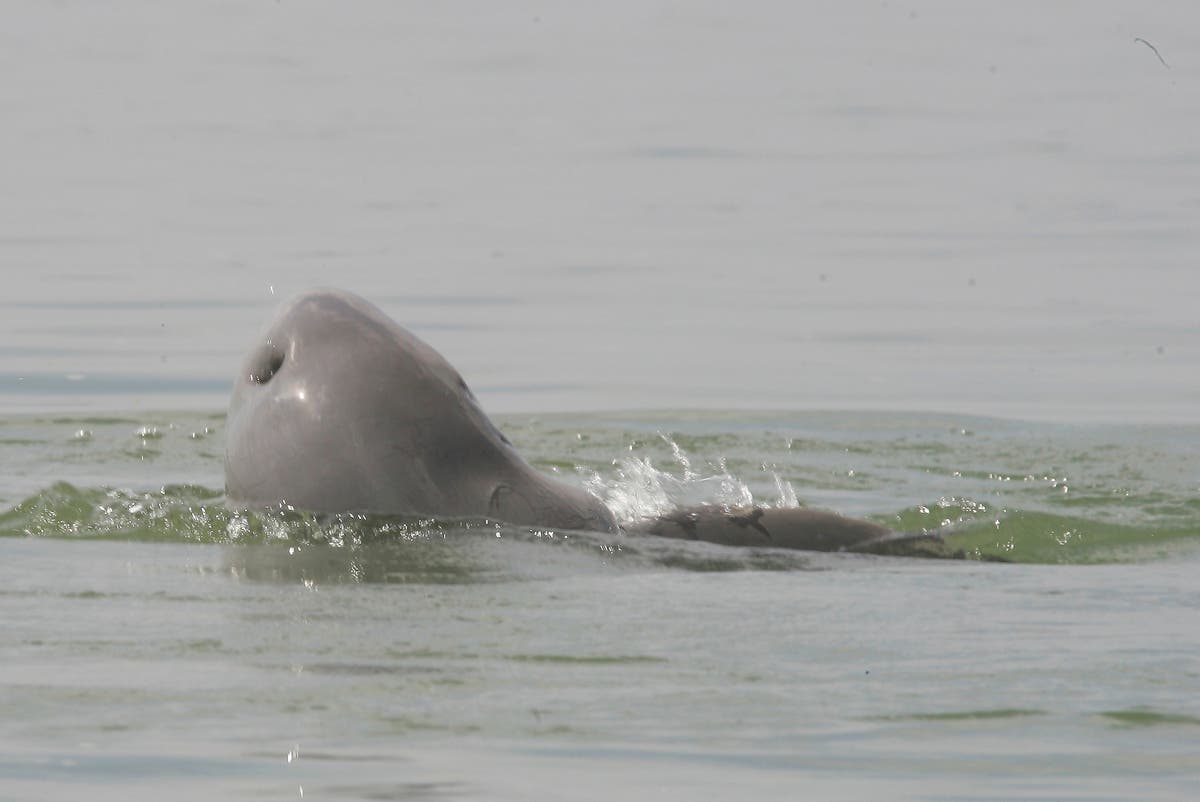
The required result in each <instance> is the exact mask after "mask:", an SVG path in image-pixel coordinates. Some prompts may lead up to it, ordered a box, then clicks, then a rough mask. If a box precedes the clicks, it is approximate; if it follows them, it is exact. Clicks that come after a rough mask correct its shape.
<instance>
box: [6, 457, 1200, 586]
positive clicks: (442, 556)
mask: <svg viewBox="0 0 1200 802" xmlns="http://www.w3.org/2000/svg"><path fill="white" fill-rule="evenodd" d="M641 479H642V480H644V479H645V474H644V473H643V474H641ZM725 491H728V492H732V493H733V495H734V496H735V497H736V498H737V500H741V496H740V491H737V490H730V488H729V487H728V486H726V487H725ZM781 495H782V497H781V501H780V503H781V504H782V503H785V502H786V498H785V497H786V495H787V493H786V491H785V492H784V493H783V494H781ZM669 503H671V501H670V499H668V498H660V497H658V496H655V497H654V499H653V502H652V506H654V507H656V508H657V507H659V506H662V505H664V504H669ZM873 517H874V518H875V519H876V520H878V521H879V522H880V523H884V524H885V525H888V526H891V527H892V528H894V529H897V530H899V531H929V530H931V529H933V530H936V531H938V532H939V533H940V534H941V535H942V536H943V539H944V541H945V544H946V553H945V554H942V555H940V556H958V557H962V558H965V559H974V560H989V561H1006V562H1022V563H1056V564H1062V563H1067V564H1084V565H1086V564H1096V563H1114V562H1116V563H1121V562H1138V561H1145V560H1153V559H1169V558H1171V557H1173V556H1176V555H1179V554H1180V553H1182V552H1185V551H1190V550H1195V549H1196V548H1198V547H1200V521H1196V522H1195V523H1186V522H1185V523H1181V524H1177V525H1174V526H1161V525H1155V526H1151V525H1145V524H1117V523H1111V522H1105V521H1102V520H1093V519H1089V518H1086V517H1078V516H1068V515H1061V514H1055V513H1048V512H1042V511H1034V510H1025V511H1022V510H1003V511H999V512H997V511H993V510H991V509H989V508H988V507H987V506H986V505H983V504H979V503H977V502H973V501H971V500H969V499H939V500H938V501H937V502H933V503H931V504H929V505H919V506H916V507H913V508H910V509H905V510H902V511H900V512H898V513H896V514H894V515H890V516H873ZM0 537H9V538H13V537H41V538H65V539H71V538H75V539H86V540H121V541H136V542H148V543H150V542H153V543H207V544H221V545H226V546H235V547H240V548H241V551H242V556H241V558H239V560H240V568H239V567H238V566H231V569H232V570H241V571H243V572H245V573H247V575H251V576H259V577H268V578H269V577H277V578H299V579H304V578H306V577H311V576H314V575H316V574H320V575H321V576H322V578H323V579H324V580H325V581H328V580H330V579H331V578H333V579H337V578H343V579H346V580H348V581H412V580H416V579H420V580H421V581H479V580H481V579H488V578H500V577H510V576H528V575H535V574H538V573H539V572H540V571H552V569H553V566H554V565H556V564H558V563H561V562H562V561H563V560H564V559H565V560H566V561H567V562H571V563H573V564H574V568H575V569H577V570H578V569H581V568H596V569H598V570H599V569H604V570H608V569H610V568H611V567H613V566H626V567H630V568H646V567H658V568H661V567H671V568H679V569H683V570H691V571H714V570H716V571H724V570H804V569H812V568H825V567H828V565H829V563H828V562H827V561H822V560H817V559H816V558H817V555H814V554H812V553H808V552H787V551H785V550H781V549H766V548H753V549H744V548H733V547H723V546H717V545H713V544H707V543H695V542H690V541H678V540H666V539H661V538H656V537H651V536H634V535H604V534H598V533H581V532H555V531H551V530H540V529H529V528H524V527H514V526H510V525H507V524H503V523H498V522H495V521H489V520H483V519H480V520H458V519H442V518H429V517H393V516H370V515H361V514H340V515H316V514H312V513H307V512H302V511H298V510H292V509H286V508H284V509H272V510H260V511H248V510H238V509H234V508H232V507H231V506H229V505H228V504H227V503H226V500H225V498H224V495H223V493H222V492H221V491H219V490H214V489H211V488H207V487H203V486H199V485H190V484H180V485H168V486H165V487H162V488H159V489H158V490H155V491H145V492H136V491H130V490H121V489H113V488H103V487H100V488H92V487H77V486H75V485H73V484H70V483H68V482H56V483H54V484H52V485H50V486H49V487H46V488H45V489H43V490H41V491H40V492H37V493H35V494H33V495H31V496H29V497H28V498H26V499H24V500H23V501H21V502H20V503H18V504H16V505H15V506H13V507H12V508H10V509H8V510H6V511H4V512H0ZM299 555H305V556H299ZM563 555H568V556H567V557H565V558H564V557H563ZM839 556H841V557H844V558H846V559H855V560H863V559H884V558H877V557H867V556H865V555H839ZM276 557H280V558H281V559H275V558H276ZM282 557H286V559H282ZM251 558H252V559H251Z"/></svg>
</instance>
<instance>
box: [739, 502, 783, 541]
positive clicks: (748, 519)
mask: <svg viewBox="0 0 1200 802" xmlns="http://www.w3.org/2000/svg"><path fill="white" fill-rule="evenodd" d="M762 517H763V511H762V508H761V507H755V508H754V509H753V510H751V511H750V514H749V515H734V516H732V517H731V518H730V520H731V521H733V522H734V523H735V524H737V525H738V526H740V527H742V528H743V529H745V528H746V527H750V528H751V529H754V530H755V531H758V532H761V533H762V534H763V536H764V537H765V538H766V539H767V540H774V539H775V538H773V537H771V532H770V530H768V529H767V527H765V526H763V525H762V524H761V523H759V522H758V520H759V519H760V518H762Z"/></svg>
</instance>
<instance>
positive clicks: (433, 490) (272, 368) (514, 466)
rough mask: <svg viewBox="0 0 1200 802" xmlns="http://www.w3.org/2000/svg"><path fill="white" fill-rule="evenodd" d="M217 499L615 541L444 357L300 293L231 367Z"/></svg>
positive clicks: (380, 321) (826, 516)
mask: <svg viewBox="0 0 1200 802" xmlns="http://www.w3.org/2000/svg"><path fill="white" fill-rule="evenodd" d="M225 493H226V497H227V499H228V500H229V501H230V502H231V503H233V504H235V505H237V506H239V507H245V508H251V507H277V506H280V505H284V506H290V507H294V508H298V509H304V510H309V511H312V512H316V513H344V512H355V513H368V514H380V515H428V516H433V517H451V518H488V519H494V520H498V521H503V522H505V523H509V524H515V525H518V526H528V527H535V528H549V529H556V530H573V531H599V532H609V533H617V532H619V531H621V529H620V527H619V526H618V524H617V521H616V519H615V518H614V516H613V514H612V512H611V511H610V510H609V509H608V508H607V507H606V506H605V505H604V503H603V502H602V501H601V500H600V499H598V498H596V497H595V496H593V495H591V494H590V493H588V492H587V491H585V490H583V489H582V488H579V487H574V486H571V485H568V484H565V483H562V482H559V481H556V480H555V479H553V478H551V477H550V476H547V475H546V474H544V473H542V472H540V471H538V470H537V469H535V468H534V467H533V466H531V465H530V464H529V463H528V462H526V461H525V459H524V458H522V456H521V455H520V454H519V453H518V452H517V450H516V448H514V447H513V444H512V443H511V442H509V440H508V438H507V437H505V436H504V433H503V432H501V431H500V430H499V429H498V428H497V427H496V426H495V425H494V424H493V423H492V421H491V420H490V419H489V418H488V416H487V415H486V414H484V412H483V410H482V408H481V407H480V405H479V402H478V401H477V400H476V398H475V395H474V393H472V392H471V389H470V388H469V387H468V386H467V383H466V382H465V381H464V380H463V378H462V376H460V375H459V373H458V371H457V370H455V369H454V368H453V367H452V366H451V365H450V363H449V362H447V361H446V360H445V359H444V358H443V357H442V356H441V354H439V353H438V352H437V351H435V350H434V349H433V348H432V347H431V346H429V345H427V344H426V343H425V342H423V341H422V340H420V339H419V338H418V337H416V336H415V335H414V334H412V333H411V332H409V331H408V330H407V329H405V328H403V327H402V326H400V325H399V324H397V323H396V322H395V321H393V320H391V319H390V318H389V317H388V316H387V315H386V314H385V313H384V312H382V311H381V310H380V309H379V308H378V307H376V306H374V305H372V304H371V303H369V302H368V301H366V300H365V299H363V298H361V297H359V296H357V295H354V294H352V293H349V292H345V291H341V290H328V289H322V290H313V291H309V292H306V293H304V294H302V295H300V296H299V297H297V298H295V299H293V300H292V301H291V302H289V303H288V304H286V305H285V306H284V307H283V308H282V309H281V310H280V312H279V313H278V315H277V316H276V317H275V319H274V320H273V321H272V322H271V323H270V324H269V325H268V327H267V328H266V330H265V331H264V332H263V333H262V334H261V336H260V337H259V338H258V341H257V343H256V344H255V346H254V347H253V348H252V349H251V351H250V353H249V355H248V356H247V357H246V359H245V361H244V362H243V363H242V366H241V368H240V370H239V371H238V374H237V377H236V379H235V381H234V387H233V394H232V397H231V399H230V403H229V414H228V416H227V418H226V440H225ZM625 531H626V532H627V533H629V534H637V535H653V536H659V537H670V538H681V539H692V540H704V541H710V542H715V543H723V544H728V545H741V546H765V547H782V548H793V549H808V550H817V551H869V552H878V553H889V554H892V553H921V554H930V555H931V556H934V555H933V554H932V553H931V552H932V551H936V550H931V549H930V548H929V545H930V541H931V540H932V541H937V542H940V539H939V538H936V536H930V535H927V534H925V533H920V534H917V535H907V534H897V533H893V532H891V531H889V530H888V529H887V528H886V527H883V526H880V525H879V524H876V523H872V522H870V521H863V520H856V519H853V518H846V517H843V516H840V515H836V514H834V513H831V512H825V511H822V510H810V509H804V508H787V509H782V508H780V509H777V508H765V507H753V508H746V509H726V508H723V507H699V508H695V509H690V510H679V511H676V512H674V513H672V514H670V515H666V516H662V517H660V518H654V519H649V520H645V521H637V522H633V523H628V524H626V527H625Z"/></svg>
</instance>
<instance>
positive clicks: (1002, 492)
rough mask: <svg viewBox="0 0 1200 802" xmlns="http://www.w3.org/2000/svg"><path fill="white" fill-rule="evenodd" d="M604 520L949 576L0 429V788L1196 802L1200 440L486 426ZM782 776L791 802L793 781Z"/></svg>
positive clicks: (955, 427)
mask: <svg viewBox="0 0 1200 802" xmlns="http://www.w3.org/2000/svg"><path fill="white" fill-rule="evenodd" d="M500 423H501V425H502V427H503V429H504V430H505V432H506V433H507V434H508V435H509V436H510V437H511V438H512V439H513V441H514V442H515V443H516V444H517V446H518V448H519V449H521V450H522V452H523V453H525V454H527V455H529V456H530V457H531V458H532V460H533V461H534V462H535V463H536V464H537V465H538V466H539V467H540V468H542V469H543V470H546V471H550V472H554V473H557V474H559V475H560V476H561V477H562V478H563V479H564V480H565V481H575V482H579V483H581V484H583V485H584V486H585V487H588V488H589V489H591V490H592V491H593V492H596V493H597V494H599V495H601V496H602V497H604V498H605V499H606V501H608V503H609V504H610V505H612V506H613V508H614V509H615V510H616V511H617V512H618V515H619V516H620V517H625V518H628V517H631V516H635V515H639V514H651V513H653V512H654V511H656V510H662V509H663V508H664V507H665V506H669V505H670V504H675V503H680V504H696V503H744V502H747V501H753V502H755V503H765V504H795V503H804V504H809V505H813V506H819V507H828V508H831V509H835V510H838V511H840V512H844V513H848V514H853V515H865V516H869V517H871V518H873V519H875V520H878V521H880V522H883V523H886V524H888V525H891V526H894V527H897V528H904V529H914V530H915V529H919V528H936V529H938V530H939V531H941V532H943V533H944V534H945V538H946V541H947V544H948V546H949V547H951V548H952V549H953V550H954V551H955V552H958V553H960V554H961V556H962V557H963V559H958V560H929V559H919V558H901V557H875V556H868V555H855V554H819V553H806V552H798V551H790V552H789V551H784V550H773V549H737V548H727V547H721V546H715V545H712V544H706V543H693V542H683V541H671V540H660V539H657V538H652V537H634V536H621V535H616V536H610V535H595V534H582V533H564V532H552V531H541V530H528V529H521V528H516V527H511V526H505V525H501V524H495V523H493V522H489V521H452V520H422V519H366V518H363V517H359V516H326V517H316V516H312V515H308V514H305V513H303V512H300V511H276V512H253V513H250V512H246V511H238V510H233V509H230V508H229V507H228V506H227V505H226V504H225V502H224V500H223V497H222V492H221V484H222V467H221V459H222V458H221V451H222V447H221V442H222V429H223V420H222V416H221V415H219V414H183V413H169V414H137V415H116V416H112V417H85V416H65V417H49V416H41V417H39V416H15V417H8V418H6V419H4V420H3V421H2V422H0V459H2V460H3V464H4V465H5V466H6V467H7V472H6V473H5V475H4V479H3V485H2V486H0V508H2V510H3V511H0V533H2V534H3V537H0V615H2V616H3V620H4V621H5V622H6V626H5V628H4V629H3V631H2V632H0V659H2V660H3V665H4V667H5V668H4V671H3V675H2V676H3V681H2V682H0V701H2V702H3V704H4V709H5V711H6V715H5V717H4V722H3V724H0V745H3V748H0V789H3V793H0V796H4V797H10V796H11V797H12V798H18V799H60V798H69V797H72V796H76V795H78V794H79V793H81V792H82V789H86V792H87V795H88V796H89V797H90V798H96V799H110V798H111V799H147V800H149V799H158V798H163V797H164V796H173V797H177V798H196V797H199V796H205V797H211V796H220V797H225V798H248V797H256V798H259V797H262V798H297V797H298V796H299V795H300V794H303V795H304V798H306V799H310V798H325V799H380V798H387V799H432V798H445V799H514V800H515V799H529V798H554V799H580V800H584V799H595V798H598V797H599V796H605V797H611V796H618V797H620V798H626V799H661V798H669V799H680V800H683V799H724V798H732V797H734V796H739V795H740V796H744V797H746V798H754V799H780V800H783V799H794V798H796V795H797V793H799V794H801V795H802V796H803V795H811V796H814V797H820V798H831V799H834V798H837V799H840V798H902V799H929V798H938V799H980V800H983V799H996V798H1015V797H1021V798H1039V799H1061V798H1088V799H1093V798H1094V799H1101V798H1103V799H1116V798H1120V799H1145V798H1159V799H1188V798H1190V796H1191V793H1192V791H1193V790H1194V788H1195V787H1196V783H1197V782H1200V762H1198V758H1197V754H1198V753H1197V751H1196V750H1195V749H1194V748H1193V747H1194V744H1195V743H1196V739H1197V738H1198V737H1200V723H1198V722H1200V705H1198V704H1197V701H1196V700H1197V699H1200V671H1198V670H1197V666H1198V665H1200V646H1198V644H1197V640H1196V632H1198V631H1200V591H1198V590H1197V585H1196V581H1195V575H1196V567H1197V564H1198V561H1197V559H1196V555H1197V553H1198V552H1197V546H1198V545H1200V518H1198V517H1197V511H1196V504H1195V502H1194V501H1193V499H1192V498H1191V496H1192V491H1193V490H1194V489H1195V484H1196V477H1197V475H1198V473H1200V471H1198V469H1200V465H1198V460H1197V458H1196V456H1195V455H1196V454H1197V453H1200V449H1197V448H1196V445H1197V440H1198V439H1200V427H1188V426H1174V427H1158V426H1120V425H1107V426H1073V425H1048V424H1026V423H1020V422H1012V421H1003V420H996V419H983V418H964V417H958V416H947V415H938V414H920V415H913V414H908V413H905V414H883V413H815V412H809V413H789V414H782V413H778V414H734V413H652V414H651V413H642V414H633V413H627V414H619V415H617V414H603V415H602V414H592V415H547V416H537V417H530V416H520V417H507V418H503V419H501V420H500ZM798 789H799V790H798Z"/></svg>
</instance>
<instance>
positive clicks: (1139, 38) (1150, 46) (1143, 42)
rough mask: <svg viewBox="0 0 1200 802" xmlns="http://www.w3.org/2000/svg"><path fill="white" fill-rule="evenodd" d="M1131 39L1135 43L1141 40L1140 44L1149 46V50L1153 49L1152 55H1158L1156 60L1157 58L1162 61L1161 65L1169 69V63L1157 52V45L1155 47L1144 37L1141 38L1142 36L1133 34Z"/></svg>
mask: <svg viewBox="0 0 1200 802" xmlns="http://www.w3.org/2000/svg"><path fill="white" fill-rule="evenodd" d="M1133 41H1134V42H1135V43H1136V42H1141V43H1142V44H1144V45H1145V46H1146V47H1148V48H1150V49H1151V50H1153V51H1154V55H1156V56H1158V60H1159V61H1160V62H1162V65H1163V66H1164V67H1166V68H1167V69H1168V70H1169V69H1171V65H1170V64H1168V63H1167V60H1166V59H1165V58H1163V57H1162V53H1159V52H1158V48H1157V47H1155V46H1154V45H1152V44H1150V43H1149V42H1147V41H1146V40H1145V39H1143V38H1142V37H1140V36H1135V37H1133Z"/></svg>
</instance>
